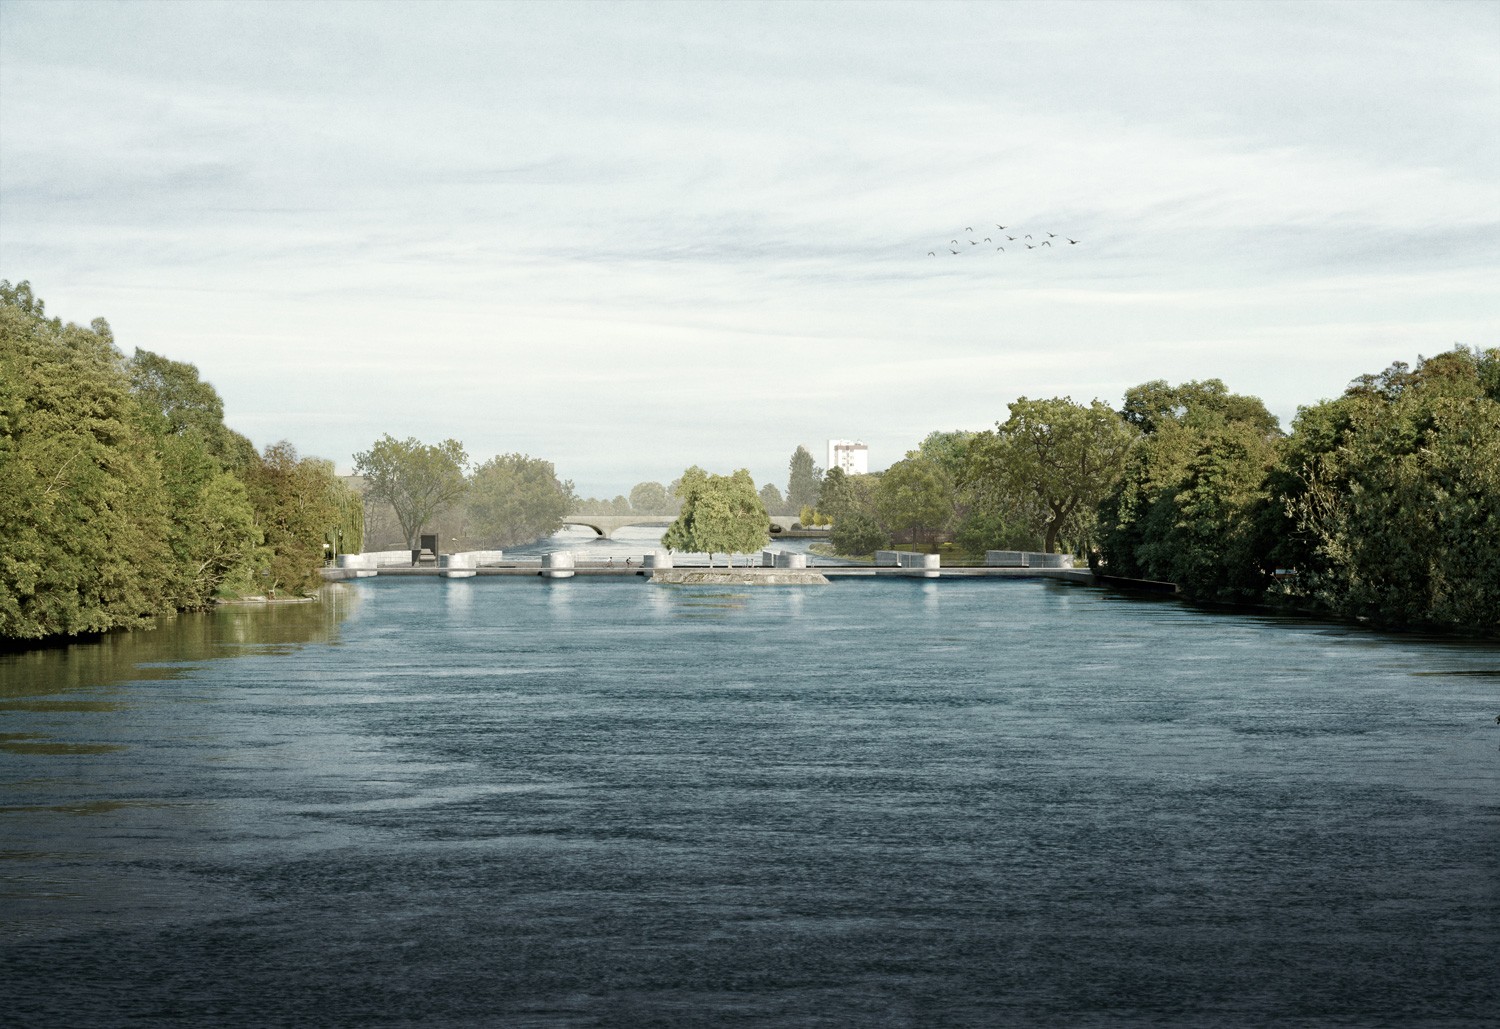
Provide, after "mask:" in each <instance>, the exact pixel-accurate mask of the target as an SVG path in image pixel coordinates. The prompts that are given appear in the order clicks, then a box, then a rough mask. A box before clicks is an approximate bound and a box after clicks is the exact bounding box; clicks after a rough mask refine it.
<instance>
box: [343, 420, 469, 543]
mask: <svg viewBox="0 0 1500 1029" xmlns="http://www.w3.org/2000/svg"><path fill="white" fill-rule="evenodd" d="M468 461H469V455H468V454H467V453H466V452H465V451H464V448H463V444H462V443H460V442H458V441H457V440H452V439H450V440H444V441H443V442H442V443H440V444H438V445H436V446H433V445H431V444H427V443H421V442H419V441H418V440H416V439H415V438H411V437H408V438H407V439H405V440H398V439H396V438H394V437H393V436H391V435H390V434H389V433H387V434H385V435H383V436H381V437H380V439H378V440H376V441H375V443H374V444H373V445H372V446H371V447H370V449H369V450H366V451H363V452H362V453H358V454H355V455H354V470H355V471H356V472H357V473H358V474H359V475H361V476H363V477H364V479H365V483H366V485H365V493H366V496H368V497H372V498H374V499H376V500H383V501H385V502H387V503H389V504H390V505H391V507H392V508H394V509H395V512H396V520H397V522H399V523H400V525H401V532H402V534H403V535H404V536H405V537H406V545H407V546H408V547H409V548H411V549H413V550H414V549H416V547H417V545H418V543H419V541H420V536H421V533H422V527H423V526H424V525H425V524H426V523H427V520H428V519H430V518H432V517H433V516H434V515H435V514H437V513H438V512H439V511H441V510H443V509H444V508H446V507H448V506H449V505H450V504H452V503H454V502H455V501H457V500H458V499H459V498H460V497H462V496H463V493H464V489H465V487H466V486H467V481H466V480H465V479H464V466H465V465H466V464H468Z"/></svg>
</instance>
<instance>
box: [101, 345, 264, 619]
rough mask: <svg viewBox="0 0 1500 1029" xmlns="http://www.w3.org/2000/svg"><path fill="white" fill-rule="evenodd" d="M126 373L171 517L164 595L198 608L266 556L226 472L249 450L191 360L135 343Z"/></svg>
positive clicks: (248, 459)
mask: <svg viewBox="0 0 1500 1029" xmlns="http://www.w3.org/2000/svg"><path fill="white" fill-rule="evenodd" d="M126 371H127V374H128V375H129V378H130V388H131V393H132V394H133V396H134V397H135V400H136V410H137V419H136V420H137V423H138V424H139V426H140V427H141V429H142V430H143V431H144V433H145V434H146V436H147V437H149V439H150V440H151V442H152V446H153V447H154V449H155V453H156V458H157V463H158V465H159V467H160V469H161V475H162V490H163V495H164V499H165V501H166V511H167V513H168V517H169V518H170V521H171V527H170V529H169V532H168V535H167V545H168V547H169V548H170V549H171V551H172V556H173V558H174V559H175V560H174V565H173V567H172V569H171V574H170V575H169V577H168V582H169V586H168V595H169V597H170V599H171V603H172V605H173V606H174V607H176V608H179V609H190V608H202V607H206V606H208V605H209V604H211V603H212V602H213V600H214V597H215V595H216V594H218V593H219V591H220V588H221V586H222V585H223V584H224V583H225V582H226V581H232V582H235V583H246V582H248V581H249V580H250V579H251V578H253V573H254V572H255V571H257V570H258V569H259V568H261V567H262V565H263V560H264V557H265V556H266V555H265V554H263V552H262V550H261V542H262V540H261V531H260V529H259V528H258V526H257V524H256V519H255V512H254V509H253V508H252V506H251V503H250V499H249V497H248V495H247V493H246V491H245V486H244V484H243V482H242V481H241V480H240V479H239V478H238V477H237V476H236V475H235V474H233V473H234V472H243V470H244V469H245V468H246V467H248V466H249V465H250V464H251V463H252V462H253V461H255V460H256V456H255V450H254V447H252V446H251V444H250V441H249V440H247V439H246V438H245V437H244V436H241V435H240V434H239V433H237V432H235V431H233V430H232V429H230V428H228V427H227V426H225V425H224V420H223V418H224V404H223V402H222V401H221V400H220V399H219V394H218V391H217V390H215V389H214V388H213V386H212V385H210V384H209V383H207V382H204V381H202V380H201V379H200V378H199V376H198V369H197V368H195V367H193V366H192V365H191V364H186V363H184V362H180V361H171V360H168V359H167V358H165V357H162V356H160V355H158V354H153V353H151V352H150V351H148V350H141V349H139V348H137V349H136V351H135V356H134V357H132V358H131V359H130V361H129V362H128V364H127V365H126Z"/></svg>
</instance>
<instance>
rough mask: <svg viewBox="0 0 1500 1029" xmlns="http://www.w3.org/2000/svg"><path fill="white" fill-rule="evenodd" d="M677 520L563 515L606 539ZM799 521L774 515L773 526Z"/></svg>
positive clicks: (667, 516)
mask: <svg viewBox="0 0 1500 1029" xmlns="http://www.w3.org/2000/svg"><path fill="white" fill-rule="evenodd" d="M676 520H677V516H676V515H672V514H661V515H653V514H633V515H585V514H569V515H563V524H564V525H574V526H578V527H580V528H587V529H593V530H594V531H595V532H597V533H598V534H599V535H600V536H603V537H604V538H605V539H611V538H613V537H614V534H615V532H616V531H618V530H620V529H623V528H625V527H626V526H630V525H645V526H650V527H651V528H653V529H654V528H662V529H665V528H666V527H667V526H669V525H671V524H672V523H673V522H675V521H676ZM796 520H797V519H796V518H794V517H792V516H791V515H772V516H771V524H772V525H777V526H780V527H781V528H783V529H790V528H791V527H792V523H793V522H795V521H796Z"/></svg>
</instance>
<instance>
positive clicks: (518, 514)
mask: <svg viewBox="0 0 1500 1029" xmlns="http://www.w3.org/2000/svg"><path fill="white" fill-rule="evenodd" d="M573 501H574V496H573V484H572V483H571V482H565V481H562V480H560V479H558V477H557V472H556V470H555V469H554V468H553V466H552V462H551V461H544V460H542V459H541V458H536V457H528V456H527V455H525V454H502V455H500V456H498V457H493V458H491V459H490V460H488V461H486V462H484V463H483V464H481V465H480V466H479V467H478V468H476V469H475V470H474V475H473V476H472V478H471V479H470V481H469V491H468V495H467V498H466V504H467V505H468V525H469V534H470V535H472V536H476V537H478V538H479V539H481V540H482V541H483V542H485V543H487V544H489V545H490V546H494V547H511V546H515V545H516V544H519V543H530V542H532V541H534V540H539V539H541V538H542V537H544V536H550V535H551V534H552V533H554V532H556V531H557V530H558V529H560V528H562V520H563V516H564V515H566V514H567V513H568V512H569V510H570V509H571V508H572V506H573Z"/></svg>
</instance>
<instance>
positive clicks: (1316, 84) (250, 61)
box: [0, 0, 1500, 496]
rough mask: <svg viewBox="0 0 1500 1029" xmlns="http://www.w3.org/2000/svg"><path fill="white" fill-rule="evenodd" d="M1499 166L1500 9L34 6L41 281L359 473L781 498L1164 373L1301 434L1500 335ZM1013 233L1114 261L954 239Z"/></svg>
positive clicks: (1111, 395)
mask: <svg viewBox="0 0 1500 1029" xmlns="http://www.w3.org/2000/svg"><path fill="white" fill-rule="evenodd" d="M1497 169H1500V6H1497V5H1494V4H1389V3H1362V4H1328V3H1321V4H1320V3H1310V4H1298V5H1291V4H1257V3H1245V4H1233V5H1229V4H1217V5H1210V4H1174V3H1120V4H1069V3H1047V4H1027V3H1016V4H968V3H953V4H935V3H923V4H906V3H893V4H837V5H835V4H772V5H763V4H748V3H747V4H735V5H725V4H712V5H711V4H696V5H687V4H660V3H636V4H631V3H624V4H610V5H604V4H535V5H520V4H504V5H500V4H493V5H491V4H467V3H442V4H439V3H433V4H407V3H390V4H380V5H374V4H338V3H332V4H330V3H312V4H289V3H257V4H249V3H225V4H195V3H181V4H141V3H71V4H52V3H37V2H32V0H5V2H4V3H0V278H7V279H10V280H12V281H19V280H22V279H27V280H30V282H31V283H32V285H33V287H34V288H35V290H36V292H37V294H38V295H39V296H41V297H42V298H44V299H45V300H46V301H47V305H48V312H49V313H50V314H53V315H58V316H61V317H62V318H64V319H66V320H71V321H77V322H81V323H87V322H88V321H89V320H90V319H92V318H94V317H97V316H103V317H105V318H107V319H108V320H109V321H110V324H111V326H112V327H113V330H114V333H115V337H116V339H117V341H118V342H119V344H120V345H121V347H122V348H123V349H125V350H126V352H127V353H128V352H129V351H130V350H131V349H132V348H134V347H137V346H138V347H142V348H145V349H149V350H153V351H156V352H158V353H161V354H164V355H166V356H169V357H171V358H173V359H176V360H181V361H190V362H192V363H193V364H195V365H197V366H198V368H199V369H200V371H201V372H202V374H203V376H204V378H206V379H208V380H209V381H211V382H212V383H213V384H214V385H215V386H216V387H217V388H218V389H219V391H220V392H221V393H222V394H223V396H224V398H225V403H226V420H227V421H228V423H229V424H230V425H231V426H233V427H234V428H236V429H238V430H239V431H241V432H244V433H246V434H247V435H249V436H250V437H251V438H252V439H253V440H254V441H255V442H256V443H257V445H262V446H263V445H265V444H267V443H271V442H274V441H276V440H279V439H283V438H284V439H289V440H291V441H292V442H293V443H295V444H296V445H297V447H298V448H299V450H300V451H301V452H302V453H304V454H310V455H319V456H323V457H328V458H331V459H333V460H334V461H335V462H336V463H337V464H338V466H339V467H340V468H341V469H345V470H346V469H348V468H349V467H350V465H351V464H352V461H351V455H352V454H353V453H354V452H355V451H358V450H362V449H365V448H366V447H368V445H369V444H370V443H371V442H372V441H373V440H374V439H375V438H376V437H378V436H379V435H380V434H381V433H383V432H390V433H391V434H393V435H396V436H398V437H405V436H408V435H410V436H416V437H418V438H420V439H423V440H425V441H429V442H435V441H437V440H440V439H443V438H446V437H453V438H457V439H459V440H461V441H463V442H464V444H465V445H466V446H467V448H468V451H469V453H470V454H471V455H472V456H473V457H474V458H475V459H476V460H483V459H485V458H487V457H489V456H491V455H493V454H496V453H502V452H516V451H519V452H525V453H529V454H531V455H532V456H535V457H543V458H546V459H547V460H550V461H552V462H554V464H555V465H556V467H557V469H558V472H559V474H560V475H562V476H563V477H566V478H571V479H573V480H574V482H575V484H576V486H577V489H578V491H579V493H580V494H583V495H590V494H592V495H597V496H613V495H614V494H616V493H625V492H628V490H629V488H630V486H631V485H632V484H634V483H636V482H639V481H642V480H657V481H661V482H668V481H670V480H671V479H673V478H675V477H676V476H677V475H678V474H680V473H681V471H682V469H683V468H684V467H686V466H687V465H689V464H694V463H696V464H699V465H702V466H704V467H707V468H710V469H711V470H714V471H728V470H730V469H732V468H735V467H748V468H749V469H750V470H751V472H752V474H753V475H754V476H755V478H756V481H757V482H765V481H770V482H774V483H777V484H778V485H780V486H782V487H784V486H785V483H786V475H787V460H788V458H789V456H790V454H791V452H792V450H793V449H794V448H795V447H796V446H797V445H798V444H803V445H806V446H807V447H808V448H809V450H811V451H812V453H813V454H814V455H815V456H817V457H818V459H819V460H820V461H821V455H822V453H823V442H824V440H826V439H828V438H830V437H850V438H857V439H862V440H864V441H865V442H867V443H868V444H869V445H870V449H871V460H872V467H884V466H885V465H887V464H889V463H890V462H892V461H894V460H897V459H899V458H900V457H901V456H902V455H903V454H904V452H905V451H906V450H907V449H910V448H912V447H914V446H915V445H916V444H917V442H918V441H919V440H920V439H921V438H922V437H923V436H924V435H926V434H927V433H928V432H930V431H932V430H934V429H983V428H988V427H991V426H993V424H994V423H995V422H996V421H997V420H1001V419H1003V418H1004V417H1005V415H1006V404H1007V402H1009V401H1010V400H1013V399H1015V398H1016V397H1017V396H1020V395H1023V394H1024V395H1028V396H1033V397H1035V396H1052V395H1064V394H1066V395H1071V396H1073V397H1074V398H1075V399H1077V400H1080V401H1087V400H1089V399H1092V398H1094V397H1099V398H1101V399H1104V400H1106V401H1109V402H1111V403H1116V404H1117V403H1118V402H1119V399H1120V396H1121V394H1122V393H1123V391H1124V390H1125V389H1126V388H1128V387H1130V386H1132V385H1135V384H1137V383H1140V382H1143V381H1146V380H1149V379H1155V378H1164V379H1168V380H1171V381H1173V382H1178V381H1183V380H1187V379H1199V378H1208V377H1218V378H1222V379H1223V380H1225V382H1226V383H1228V385H1229V387H1230V388H1231V389H1232V390H1234V391H1236V392H1241V393H1251V394H1255V395H1258V396H1260V397H1262V398H1263V399H1264V400H1265V401H1266V402H1267V404H1268V406H1269V407H1270V408H1271V410H1272V411H1273V412H1275V413H1276V414H1277V415H1278V416H1279V417H1281V419H1282V421H1283V423H1284V424H1286V423H1289V421H1290V419H1291V417H1292V416H1293V414H1294V413H1295V410H1296V408H1297V406H1298V405H1299V404H1304V403H1312V402H1315V401H1317V400H1319V399H1322V398H1325V397H1329V396H1333V395H1336V394H1337V393H1339V392H1340V391H1341V390H1342V389H1343V387H1344V386H1345V384H1346V383H1347V382H1348V381H1349V380H1350V379H1351V378H1353V377H1354V376H1356V375H1358V374H1360V373H1363V372H1375V371H1379V370H1380V369H1382V368H1384V367H1385V366H1386V365H1388V364H1390V363H1391V362H1392V361H1397V360H1405V361H1411V362H1414V361H1415V360H1416V359H1417V357H1418V355H1419V354H1426V355H1431V354H1434V353H1437V352H1440V351H1442V350H1446V349H1448V348H1450V347H1452V346H1453V345H1454V343H1456V342H1457V343H1464V344H1467V345H1479V346H1493V345H1496V343H1497V340H1500V332H1497V329H1500V290H1497V289H1496V288H1495V284H1496V282H1500V172H1497ZM997 223H1003V224H1006V225H1009V226H1019V227H1021V228H1022V229H1023V230H1024V231H1026V232H1034V233H1037V234H1040V233H1042V232H1046V231H1051V232H1056V233H1058V234H1059V236H1067V237H1072V238H1075V239H1078V240H1079V241H1080V243H1079V244H1078V245H1076V246H1066V247H1056V248H1052V249H1050V250H1048V251H1045V252H1043V253H1040V254H1038V253H1026V252H1016V253H1012V252H1010V251H1009V250H1008V251H1007V252H1006V253H1003V254H1002V253H997V252H994V251H992V250H989V249H988V248H987V247H973V248H970V247H961V248H960V249H962V250H964V251H965V252H964V253H961V254H959V255H956V256H954V255H951V254H945V253H944V252H943V250H942V249H940V248H939V244H942V243H944V242H946V241H947V240H949V239H951V238H956V237H958V234H959V233H960V232H962V230H963V229H964V227H965V226H970V225H972V226H975V228H976V230H977V231H976V233H975V234H974V235H973V236H972V237H971V238H976V239H978V238H981V234H982V235H988V236H991V237H994V236H995V230H994V228H993V226H994V225H995V224H997ZM981 226H983V227H984V228H983V229H981V228H980V227H981ZM1012 231H1014V230H1012ZM933 250H936V251H937V252H938V253H939V255H940V256H938V257H929V256H927V254H928V252H929V251H933Z"/></svg>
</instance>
